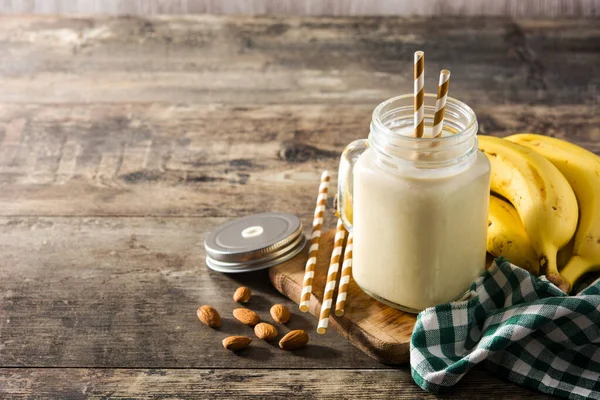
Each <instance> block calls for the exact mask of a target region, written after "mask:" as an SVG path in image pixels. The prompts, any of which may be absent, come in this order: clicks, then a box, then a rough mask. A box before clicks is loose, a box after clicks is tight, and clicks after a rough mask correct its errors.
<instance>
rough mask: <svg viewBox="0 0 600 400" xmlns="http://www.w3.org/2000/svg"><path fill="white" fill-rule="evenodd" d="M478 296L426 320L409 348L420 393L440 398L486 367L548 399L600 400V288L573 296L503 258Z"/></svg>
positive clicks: (477, 286) (426, 314)
mask: <svg viewBox="0 0 600 400" xmlns="http://www.w3.org/2000/svg"><path fill="white" fill-rule="evenodd" d="M471 291H472V297H471V299H470V300H466V301H460V302H454V303H449V304H443V305H440V306H437V307H432V308H428V309H426V310H424V311H422V312H421V313H420V314H419V316H418V318H417V323H416V325H415V329H414V331H413V335H412V339H411V343H410V365H411V370H412V377H413V379H414V380H415V382H416V383H417V385H419V386H420V387H421V388H423V389H425V390H427V391H430V392H440V391H443V390H444V388H447V387H450V386H453V385H455V384H456V383H457V382H458V381H459V380H460V379H461V378H462V377H463V376H464V375H465V374H466V373H467V372H468V371H469V370H470V369H471V368H473V367H474V366H475V365H477V364H479V363H483V365H484V366H485V367H486V368H487V369H489V370H490V371H492V372H493V373H494V374H495V375H496V376H499V377H503V378H505V379H508V380H510V381H513V382H515V383H518V384H520V385H523V386H527V387H530V388H533V389H537V390H539V391H541V392H544V393H548V394H552V395H555V396H561V397H565V398H570V399H600V280H597V281H596V282H594V283H593V284H592V285H590V286H589V287H588V288H587V289H585V290H584V291H582V292H581V293H579V294H577V295H576V296H567V295H566V294H565V293H563V292H562V291H561V290H560V289H558V288H557V287H556V286H555V285H554V284H552V283H551V282H549V281H548V280H546V279H545V278H536V277H534V276H533V275H531V274H530V273H529V272H527V271H525V270H524V269H521V268H519V267H516V266H514V265H512V264H510V263H509V262H508V261H505V260H503V259H501V258H499V259H497V260H496V261H495V262H494V264H493V265H492V266H491V267H490V269H489V270H487V271H486V272H484V273H483V275H482V276H481V277H479V278H478V279H477V280H476V281H475V282H474V283H473V285H472V286H471Z"/></svg>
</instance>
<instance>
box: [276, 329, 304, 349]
mask: <svg viewBox="0 0 600 400" xmlns="http://www.w3.org/2000/svg"><path fill="white" fill-rule="evenodd" d="M306 343H308V335H307V334H306V332H304V331H303V330H302V329H298V330H295V331H290V332H288V333H287V334H286V335H285V336H284V337H282V338H281V340H280V341H279V347H281V348H282V349H283V350H296V349H299V348H300V347H304V346H306Z"/></svg>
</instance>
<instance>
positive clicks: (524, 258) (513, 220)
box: [487, 196, 540, 275]
mask: <svg viewBox="0 0 600 400" xmlns="http://www.w3.org/2000/svg"><path fill="white" fill-rule="evenodd" d="M487 251H488V253H490V254H491V255H493V256H494V257H500V256H502V257H505V258H507V259H508V260H509V261H510V262H512V263H513V264H515V265H518V266H519V267H521V268H525V269H526V270H528V271H529V272H531V273H532V274H534V275H539V272H540V267H539V263H538V261H537V256H536V254H535V250H533V247H532V246H531V242H530V241H529V237H528V236H527V233H526V232H525V227H524V226H523V223H522V222H521V219H520V218H519V214H518V213H517V210H515V208H514V207H513V206H512V205H511V204H510V203H508V202H506V201H504V200H502V199H499V198H498V197H496V196H490V208H489V212H488V229H487Z"/></svg>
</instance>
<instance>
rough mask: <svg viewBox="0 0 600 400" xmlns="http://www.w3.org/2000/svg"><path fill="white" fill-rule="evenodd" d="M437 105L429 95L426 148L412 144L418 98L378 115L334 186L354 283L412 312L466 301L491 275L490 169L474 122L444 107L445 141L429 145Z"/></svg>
mask: <svg viewBox="0 0 600 400" xmlns="http://www.w3.org/2000/svg"><path fill="white" fill-rule="evenodd" d="M435 103H436V96H435V94H426V95H425V134H424V137H422V138H415V137H414V136H413V115H414V109H413V95H412V94H409V95H403V96H399V97H394V98H392V99H389V100H387V101H385V102H383V103H381V104H380V105H379V106H377V108H376V109H375V110H374V111H373V120H372V121H371V131H370V133H369V138H368V140H365V139H361V140H357V141H354V142H352V143H351V144H350V145H348V147H346V149H345V150H344V152H343V154H342V157H341V161H340V169H339V177H338V178H339V187H338V200H339V201H338V207H339V210H338V211H339V214H340V216H341V218H342V221H343V222H344V225H345V226H346V228H347V229H348V230H349V231H351V232H352V233H353V235H354V250H353V267H352V275H353V278H354V280H355V281H356V283H357V284H358V285H359V286H360V287H361V288H362V290H363V291H365V292H366V293H367V294H369V295H371V296H372V297H374V298H376V299H377V300H380V301H382V302H384V303H386V304H388V305H391V306H392V307H395V308H398V309H401V310H404V311H409V312H418V311H420V310H423V309H424V308H427V307H430V306H433V305H436V304H441V303H445V302H448V301H452V300H456V299H458V298H461V297H462V296H464V295H465V294H466V293H467V292H468V290H469V287H470V284H471V283H472V282H473V281H474V280H475V279H476V278H477V277H478V276H479V275H480V274H481V273H482V272H483V270H484V268H485V258H486V235H487V221H488V203H489V195H490V163H489V161H488V159H487V158H486V157H485V155H484V154H483V153H482V152H481V151H479V149H478V144H477V136H476V134H477V130H478V124H477V118H476V116H475V113H474V112H473V110H472V109H471V108H470V107H469V106H467V105H466V104H464V103H462V102H460V101H458V100H455V99H453V98H448V100H447V104H446V113H445V119H444V130H443V132H442V137H439V138H432V137H431V129H432V128H431V127H432V122H433V115H434V113H435Z"/></svg>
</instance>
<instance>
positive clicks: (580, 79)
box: [0, 16, 600, 399]
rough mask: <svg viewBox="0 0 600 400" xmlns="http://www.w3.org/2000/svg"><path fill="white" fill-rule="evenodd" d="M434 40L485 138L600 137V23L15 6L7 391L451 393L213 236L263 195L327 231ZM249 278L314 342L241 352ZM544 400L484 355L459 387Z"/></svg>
mask: <svg viewBox="0 0 600 400" xmlns="http://www.w3.org/2000/svg"><path fill="white" fill-rule="evenodd" d="M417 49H422V50H425V52H426V55H427V59H426V61H427V63H426V66H427V71H428V72H427V78H426V85H427V87H428V89H429V91H432V90H433V88H435V85H436V77H435V75H436V74H437V71H439V70H440V69H441V68H449V69H450V70H452V84H451V86H450V91H451V95H452V96H454V97H458V98H460V99H462V100H463V101H465V102H466V103H468V104H470V105H471V106H472V107H473V108H474V109H475V111H476V113H477V115H478V118H479V122H480V132H481V133H486V134H498V135H504V134H509V133H515V132H518V131H530V132H540V133H545V134H550V135H555V136H559V137H566V138H568V139H569V140H571V141H574V142H576V143H579V144H582V145H584V146H585V147H587V148H588V149H591V150H592V151H594V152H596V153H600V140H599V139H600V70H599V69H598V65H599V64H600V20H598V19H596V20H564V21H556V20H555V21H549V20H543V21H539V20H538V21H524V20H519V21H513V20H509V19H484V18H472V19H452V18H445V19H443V20H441V19H435V20H422V19H400V18H354V19H353V18H350V19H348V18H340V19H316V18H288V19H282V18H245V17H209V16H200V17H153V18H137V17H136V18H133V17H123V18H114V17H105V18H103V17H98V18H64V17H61V18H58V17H1V18H0V55H1V57H0V187H1V190H0V238H1V239H0V257H1V258H2V262H0V296H1V297H0V397H2V398H10V399H20V398H33V397H35V398H46V397H52V398H60V399H79V398H87V397H100V398H161V399H162V398H191V397H196V396H197V397H210V398H231V397H234V396H240V397H243V396H253V395H255V396H258V397H261V398H268V397H299V398H353V399H356V398H381V397H395V398H410V399H413V398H433V397H434V396H433V395H430V394H428V393H425V392H423V391H421V390H420V389H419V388H418V387H417V386H416V385H415V384H414V383H413V382H412V379H411V377H410V370H409V368H408V367H401V368H390V367H387V366H385V365H381V364H378V363H377V362H375V361H374V360H372V359H370V358H369V357H367V356H366V355H364V354H363V353H362V352H360V351H359V350H358V349H356V348H354V347H353V346H352V345H350V344H349V343H347V342H345V341H344V340H343V339H342V338H341V337H340V336H338V335H337V333H336V332H335V331H331V332H329V333H328V334H327V335H324V336H320V335H317V334H316V333H315V327H316V322H315V320H314V319H312V317H310V316H308V315H306V314H300V313H299V312H297V311H296V310H297V309H296V307H295V306H294V305H293V304H292V303H291V302H290V301H288V300H287V299H285V298H283V297H282V296H280V295H279V294H278V293H277V292H276V291H275V290H274V289H273V288H272V287H271V286H270V284H269V282H268V279H267V274H266V272H262V273H254V274H243V275H239V276H226V275H222V274H219V273H214V272H211V271H209V270H208V269H207V268H206V266H205V263H204V256H205V253H204V249H203V246H202V241H203V239H204V237H205V235H206V234H207V232H209V231H210V230H211V229H212V228H213V227H215V226H216V225H218V224H220V223H222V222H225V221H227V220H229V219H231V218H235V217H241V216H246V215H249V214H252V213H256V212H263V211H289V212H292V213H295V214H297V215H298V216H300V217H301V218H302V220H303V222H304V223H305V226H309V225H310V223H311V215H312V212H313V207H314V201H315V193H316V189H317V186H318V183H317V182H318V178H319V175H320V172H321V171H322V170H324V169H330V170H332V171H335V170H336V165H337V162H338V157H339V155H340V152H341V150H342V149H343V147H344V146H345V144H347V143H349V142H350V141H352V140H354V139H357V138H361V137H365V136H366V135H367V131H368V124H369V122H370V114H371V112H372V110H373V108H374V107H375V106H376V105H377V104H378V103H379V102H381V101H382V100H385V99H387V98H389V97H391V96H394V95H397V94H401V93H407V92H410V91H411V90H412V76H411V75H412V64H411V62H412V53H413V52H414V51H415V50H417ZM332 220H333V218H330V221H328V227H331V226H332V222H333V221H332ZM240 284H245V285H248V286H250V287H251V288H252V289H253V291H254V293H255V296H254V298H253V301H252V308H254V309H255V310H257V311H258V312H259V314H260V315H262V316H264V317H266V316H267V315H268V309H269V307H270V305H271V304H273V303H276V302H281V303H284V304H287V305H288V306H289V307H290V308H291V309H292V310H293V311H294V316H293V322H292V323H291V327H292V328H304V329H307V330H308V331H309V334H310V340H311V342H310V345H309V346H308V347H306V348H305V349H303V350H300V351H297V352H283V351H281V350H279V349H278V348H277V347H276V346H273V345H269V344H266V343H261V342H259V341H257V340H256V341H255V342H254V343H253V346H252V347H251V348H250V349H248V350H247V351H244V352H241V353H239V354H234V353H231V352H228V351H225V350H224V349H223V348H222V347H221V340H222V339H223V337H224V336H226V335H229V334H250V331H249V328H247V327H245V326H242V325H241V324H236V323H235V322H233V320H232V317H231V310H232V309H233V308H234V307H235V304H234V303H233V301H232V300H231V295H232V293H233V291H234V290H235V288H236V287H238V286H239V285H240ZM350 301H351V299H350ZM205 303H209V304H212V305H213V306H215V307H216V308H217V309H218V310H220V311H221V313H222V315H223V317H224V319H225V320H224V323H223V327H222V329H221V330H220V331H217V332H215V331H213V330H210V329H208V328H207V327H205V326H203V325H201V324H200V323H199V321H198V319H197V317H196V309H197V308H198V306H199V305H201V304H205ZM532 395H538V394H537V393H535V392H532V391H529V390H526V389H523V388H520V387H518V386H516V385H513V384H511V383H508V382H505V381H502V380H499V379H497V378H495V377H494V376H491V375H490V374H488V373H487V372H485V371H484V370H483V369H479V370H476V371H473V372H472V373H469V374H468V376H466V377H465V379H464V380H463V381H462V382H461V383H460V384H459V385H458V386H457V387H456V388H455V389H453V390H451V391H450V392H449V396H451V397H453V398H464V399H467V398H469V399H470V398H477V397H486V398H494V397H496V398H503V399H520V398H523V397H525V396H532ZM540 397H542V396H541V395H540Z"/></svg>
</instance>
